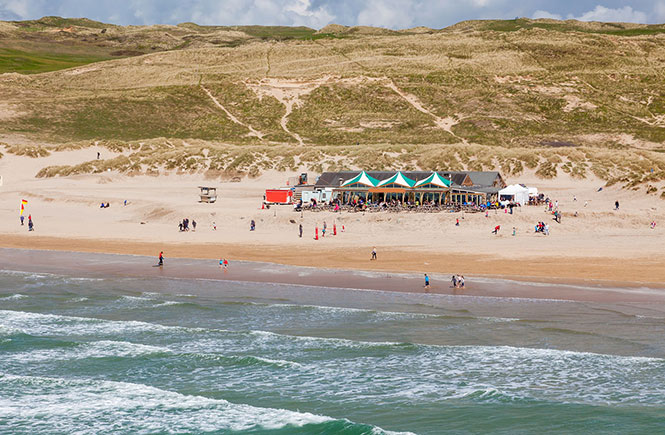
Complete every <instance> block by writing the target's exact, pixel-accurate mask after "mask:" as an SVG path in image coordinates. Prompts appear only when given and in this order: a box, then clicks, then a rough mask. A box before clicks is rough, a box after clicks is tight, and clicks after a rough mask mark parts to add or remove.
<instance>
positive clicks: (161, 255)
mask: <svg viewBox="0 0 665 435" xmlns="http://www.w3.org/2000/svg"><path fill="white" fill-rule="evenodd" d="M157 265H158V266H163V265H164V251H160V252H159V263H157Z"/></svg>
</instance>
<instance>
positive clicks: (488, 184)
mask: <svg viewBox="0 0 665 435" xmlns="http://www.w3.org/2000/svg"><path fill="white" fill-rule="evenodd" d="M505 186H506V183H505V181H504V180H503V178H502V177H501V174H500V173H499V172H496V171H488V172H478V171H439V172H432V171H341V172H324V173H323V174H321V176H319V177H318V178H317V180H316V184H314V189H325V188H332V189H334V191H335V192H336V193H337V195H338V197H340V199H341V200H342V201H343V202H348V200H349V199H350V198H353V197H359V198H363V199H364V200H370V201H390V200H393V199H396V200H398V201H401V202H404V201H409V202H416V201H419V202H420V203H423V201H433V202H435V203H438V204H448V203H457V204H466V203H474V204H480V203H485V202H487V201H492V202H493V201H495V200H496V199H497V195H498V192H499V190H501V189H503V188H504V187H505Z"/></svg>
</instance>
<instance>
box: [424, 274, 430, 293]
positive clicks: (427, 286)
mask: <svg viewBox="0 0 665 435" xmlns="http://www.w3.org/2000/svg"><path fill="white" fill-rule="evenodd" d="M429 288H430V287H429V276H427V274H425V291H426V292H429Z"/></svg>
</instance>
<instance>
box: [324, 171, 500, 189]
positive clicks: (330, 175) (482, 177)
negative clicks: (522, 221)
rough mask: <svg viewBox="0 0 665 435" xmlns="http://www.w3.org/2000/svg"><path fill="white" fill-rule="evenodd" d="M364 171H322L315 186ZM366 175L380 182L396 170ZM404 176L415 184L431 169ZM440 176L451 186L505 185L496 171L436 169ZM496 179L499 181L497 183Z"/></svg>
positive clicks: (335, 184)
mask: <svg viewBox="0 0 665 435" xmlns="http://www.w3.org/2000/svg"><path fill="white" fill-rule="evenodd" d="M361 172H364V171H339V172H324V173H322V174H321V176H320V177H319V178H318V179H317V181H316V184H315V186H316V187H319V188H320V187H340V186H341V185H342V184H344V183H345V182H347V181H349V180H351V179H353V178H355V177H357V176H358V175H359V174H361ZM365 173H366V174H367V175H368V176H370V177H372V178H375V179H376V180H379V181H380V182H382V181H384V180H387V179H389V178H391V177H394V176H395V175H396V174H397V173H398V171H366V172H365ZM401 174H402V175H403V176H404V177H407V178H410V179H411V180H413V181H415V182H416V184H417V183H418V182H420V181H422V180H424V179H426V178H428V177H431V176H432V171H403V172H401ZM436 174H437V175H439V176H440V177H441V178H443V179H446V180H450V182H451V185H452V186H465V187H471V186H473V187H474V188H490V187H505V182H503V178H502V177H501V174H500V173H499V172H498V171H482V172H481V171H437V172H436ZM497 179H498V180H500V182H498V183H497ZM495 183H496V184H495Z"/></svg>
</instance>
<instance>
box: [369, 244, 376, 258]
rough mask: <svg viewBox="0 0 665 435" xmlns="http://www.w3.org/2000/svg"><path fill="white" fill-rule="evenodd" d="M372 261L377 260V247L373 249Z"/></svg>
mask: <svg viewBox="0 0 665 435" xmlns="http://www.w3.org/2000/svg"><path fill="white" fill-rule="evenodd" d="M370 260H376V247H374V248H372V258H370Z"/></svg>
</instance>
